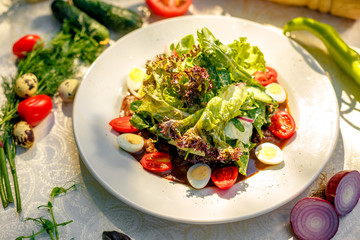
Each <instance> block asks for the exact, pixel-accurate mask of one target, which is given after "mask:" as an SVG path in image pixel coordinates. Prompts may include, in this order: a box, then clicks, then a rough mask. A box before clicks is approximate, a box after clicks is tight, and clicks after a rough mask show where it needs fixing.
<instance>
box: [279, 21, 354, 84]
mask: <svg viewBox="0 0 360 240" xmlns="http://www.w3.org/2000/svg"><path fill="white" fill-rule="evenodd" d="M298 30H300V31H301V30H305V31H309V32H310V33H312V34H314V35H315V36H316V37H318V38H319V39H320V40H321V41H322V42H323V43H324V45H325V47H326V48H327V50H328V51H329V54H330V55H331V56H332V58H333V59H334V60H335V62H336V63H337V64H338V65H339V67H340V68H341V69H343V70H344V71H345V72H346V73H347V74H349V75H350V76H351V77H352V78H353V79H354V80H355V81H356V82H357V83H358V84H359V85H360V55H359V54H358V53H357V52H356V51H355V50H353V49H352V48H350V47H349V46H348V45H347V44H346V43H345V42H344V41H343V40H342V39H341V37H340V35H339V34H338V32H337V31H336V30H335V28H333V27H332V26H330V25H328V24H325V23H321V22H319V21H316V20H314V19H311V18H306V17H298V18H294V19H292V20H290V21H289V22H288V23H287V24H286V25H285V26H284V28H283V32H284V34H285V35H287V34H288V33H290V32H292V31H298Z"/></svg>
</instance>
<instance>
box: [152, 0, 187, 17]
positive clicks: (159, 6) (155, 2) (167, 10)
mask: <svg viewBox="0 0 360 240" xmlns="http://www.w3.org/2000/svg"><path fill="white" fill-rule="evenodd" d="M191 3H192V0H146V4H147V5H148V7H149V8H150V11H151V12H153V13H155V14H156V15H159V16H162V17H176V16H180V15H183V14H184V13H186V11H187V10H188V8H189V6H190V5H191Z"/></svg>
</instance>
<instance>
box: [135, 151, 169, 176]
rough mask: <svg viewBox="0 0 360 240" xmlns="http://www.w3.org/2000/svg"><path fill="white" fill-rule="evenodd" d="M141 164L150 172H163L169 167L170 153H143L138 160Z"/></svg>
mask: <svg viewBox="0 0 360 240" xmlns="http://www.w3.org/2000/svg"><path fill="white" fill-rule="evenodd" d="M140 163H141V165H142V166H143V167H144V168H145V169H147V170H149V171H151V172H158V173H159V172H165V171H168V170H170V169H171V160H170V155H169V154H167V153H163V152H153V153H148V154H145V155H144V156H143V157H142V159H141V160H140Z"/></svg>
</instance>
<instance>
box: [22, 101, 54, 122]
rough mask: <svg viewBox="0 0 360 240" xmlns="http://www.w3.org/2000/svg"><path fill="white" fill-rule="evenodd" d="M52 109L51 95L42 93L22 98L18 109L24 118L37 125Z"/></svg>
mask: <svg viewBox="0 0 360 240" xmlns="http://www.w3.org/2000/svg"><path fill="white" fill-rule="evenodd" d="M51 109H52V99H51V97H49V96H47V95H43V94H40V95H36V96H32V97H29V98H27V99H25V100H22V101H21V102H20V103H19V105H18V108H17V111H18V113H19V115H20V117H21V119H22V120H24V121H26V122H27V123H28V124H30V125H31V126H32V127H35V126H36V125H38V124H39V123H40V122H41V121H42V120H43V119H44V118H45V117H46V116H47V115H48V114H49V113H50V112H51Z"/></svg>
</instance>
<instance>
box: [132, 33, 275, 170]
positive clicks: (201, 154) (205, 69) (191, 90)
mask: <svg viewBox="0 0 360 240" xmlns="http://www.w3.org/2000/svg"><path fill="white" fill-rule="evenodd" d="M197 36H198V42H199V45H197V46H193V45H194V44H193V41H192V35H188V36H185V37H184V38H182V39H181V40H180V41H179V43H178V44H176V45H175V44H174V45H172V46H171V49H172V50H175V51H176V53H177V54H178V55H177V54H174V53H172V54H170V55H165V54H161V55H158V56H156V57H155V58H154V59H153V60H152V61H148V62H147V64H146V69H147V78H146V79H145V81H144V83H143V90H144V92H145V95H144V97H143V98H142V99H140V100H139V101H135V102H133V103H132V105H131V110H133V111H134V112H135V114H134V115H133V117H132V118H131V123H132V124H133V125H134V126H135V127H136V128H138V129H147V130H148V131H150V132H151V133H153V134H155V135H156V136H157V137H160V138H164V139H165V140H166V141H168V142H169V143H170V144H173V145H175V146H177V147H178V150H179V151H180V153H182V152H183V153H182V155H183V156H185V159H186V160H187V161H203V162H208V163H211V164H218V163H221V164H235V165H236V166H237V167H238V169H239V172H240V173H241V174H243V175H246V169H247V164H248V160H249V155H250V154H249V151H250V150H251V148H252V147H253V146H254V144H252V143H251V142H249V141H248V140H249V139H247V140H246V141H242V140H244V139H245V138H249V137H245V138H243V139H241V138H239V139H236V138H235V139H234V138H229V137H228V136H227V135H226V133H225V128H226V126H227V125H228V124H229V123H230V122H231V123H232V124H234V126H235V128H237V129H238V130H237V131H239V130H240V132H241V131H242V132H244V131H245V128H244V126H243V125H242V124H241V122H240V121H238V120H237V117H238V116H245V117H248V118H251V119H253V120H254V121H253V124H252V126H251V132H250V130H249V127H248V130H247V132H246V134H247V135H246V136H249V134H251V133H252V129H253V128H255V129H256V130H257V131H258V132H259V134H261V136H262V133H261V128H262V126H264V125H266V124H268V123H269V116H270V115H271V111H270V109H275V108H277V107H278V104H277V102H276V101H275V100H274V99H273V98H272V97H270V96H269V95H268V94H267V93H265V91H264V87H263V86H261V85H260V84H259V83H258V82H257V81H255V80H254V79H253V78H252V76H251V74H252V73H253V72H255V71H258V70H262V71H264V70H265V61H264V56H263V54H262V52H261V51H260V50H259V49H258V48H257V47H254V46H251V45H250V44H249V43H247V42H246V38H240V39H239V40H235V41H234V42H233V43H231V44H229V45H225V44H223V43H221V42H220V41H219V40H218V39H216V38H215V37H214V35H213V34H212V33H211V32H210V31H209V30H208V29H207V28H203V29H201V30H200V31H198V32H197ZM234 136H236V135H234Z"/></svg>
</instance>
